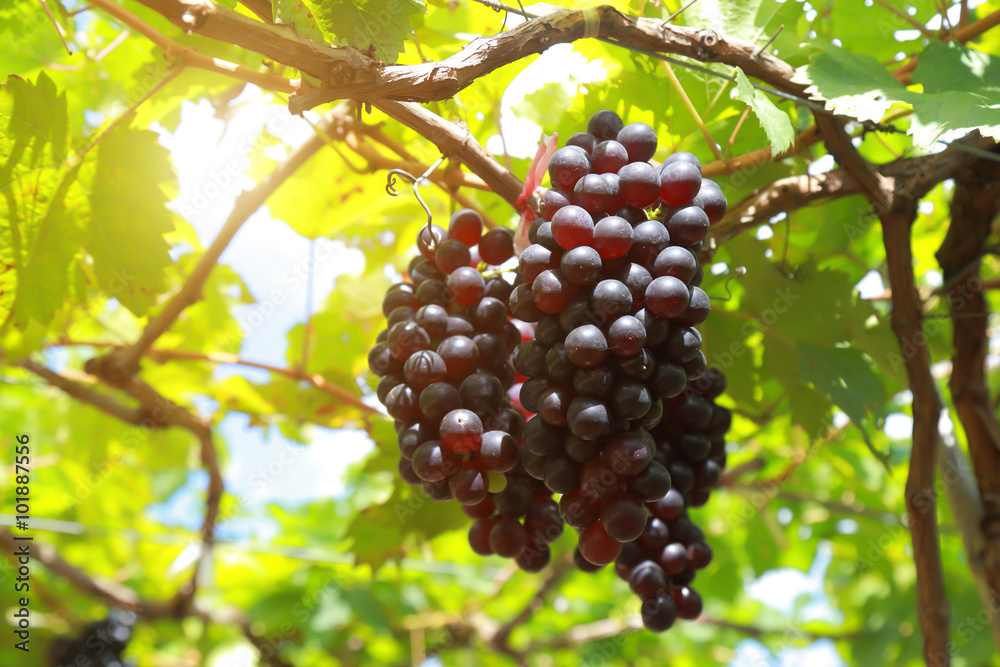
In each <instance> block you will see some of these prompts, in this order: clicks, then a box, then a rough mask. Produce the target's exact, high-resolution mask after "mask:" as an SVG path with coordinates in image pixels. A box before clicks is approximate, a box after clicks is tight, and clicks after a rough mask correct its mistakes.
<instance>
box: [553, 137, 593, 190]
mask: <svg viewBox="0 0 1000 667" xmlns="http://www.w3.org/2000/svg"><path fill="white" fill-rule="evenodd" d="M589 173H590V158H589V157H588V156H587V152H586V151H585V150H583V149H582V148H580V147H579V146H564V147H562V148H560V149H559V150H557V151H556V152H555V153H553V154H552V158H551V159H550V160H549V179H550V180H551V181H552V187H555V188H560V189H562V190H569V191H572V190H573V186H574V185H576V182H577V181H578V180H580V179H581V178H583V177H584V176H586V175H587V174H589Z"/></svg>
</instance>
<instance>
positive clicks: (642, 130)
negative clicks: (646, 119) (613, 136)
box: [618, 123, 657, 162]
mask: <svg viewBox="0 0 1000 667" xmlns="http://www.w3.org/2000/svg"><path fill="white" fill-rule="evenodd" d="M618 143H620V144H621V145H622V146H623V147H624V148H625V150H626V151H627V153H628V161H629V162H644V161H646V160H648V159H650V158H651V157H653V155H654V154H656V143H657V142H656V130H654V129H653V128H651V127H650V126H649V125H646V124H645V123H629V124H628V125H626V126H625V127H623V128H622V129H621V130H619V132H618Z"/></svg>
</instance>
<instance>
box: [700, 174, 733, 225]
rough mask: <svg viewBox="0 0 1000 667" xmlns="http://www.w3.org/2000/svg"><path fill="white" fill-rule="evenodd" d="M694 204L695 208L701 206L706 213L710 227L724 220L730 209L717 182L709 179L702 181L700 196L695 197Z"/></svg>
mask: <svg viewBox="0 0 1000 667" xmlns="http://www.w3.org/2000/svg"><path fill="white" fill-rule="evenodd" d="M692 203H693V204H694V205H695V206H700V207H701V208H702V210H704V211H705V213H706V214H707V215H708V223H709V224H710V225H714V224H715V223H717V222H718V221H720V220H722V218H724V217H725V216H726V210H727V209H728V208H729V202H727V201H726V196H725V195H724V194H722V190H721V189H720V188H719V186H718V185H716V184H715V181H711V180H709V179H707V178H703V179H701V189H699V190H698V194H697V195H695V198H694V200H693V201H692Z"/></svg>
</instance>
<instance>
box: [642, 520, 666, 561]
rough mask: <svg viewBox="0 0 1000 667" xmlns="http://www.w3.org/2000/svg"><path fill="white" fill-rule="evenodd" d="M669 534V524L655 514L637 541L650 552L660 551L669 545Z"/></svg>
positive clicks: (647, 522)
mask: <svg viewBox="0 0 1000 667" xmlns="http://www.w3.org/2000/svg"><path fill="white" fill-rule="evenodd" d="M668 534H669V532H668V531H667V524H666V523H664V522H663V521H660V520H659V519H657V518H656V517H655V516H653V517H649V519H648V520H647V521H646V527H645V528H644V529H643V531H642V535H640V536H639V537H638V538H637V539H636V542H638V543H639V546H641V547H642V548H643V549H645V550H646V551H648V552H652V553H660V551H662V550H663V547H665V546H667V538H668Z"/></svg>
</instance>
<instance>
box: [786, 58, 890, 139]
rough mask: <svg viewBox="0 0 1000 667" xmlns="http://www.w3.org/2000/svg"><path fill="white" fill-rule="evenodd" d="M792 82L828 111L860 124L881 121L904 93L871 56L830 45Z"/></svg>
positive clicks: (802, 69)
mask: <svg viewBox="0 0 1000 667" xmlns="http://www.w3.org/2000/svg"><path fill="white" fill-rule="evenodd" d="M794 80H795V81H796V82H797V83H803V84H806V85H807V86H808V87H807V88H806V92H807V93H809V94H810V96H812V99H815V100H822V101H823V102H824V103H825V106H826V109H827V111H832V112H833V113H835V114H840V115H843V116H850V117H851V118H856V119H858V120H861V121H865V120H870V121H880V120H882V117H883V116H884V115H885V112H886V111H887V110H888V109H889V107H891V106H892V104H893V102H892V100H893V99H894V98H896V97H898V96H899V95H900V94H901V93H905V92H906V88H905V87H904V86H903V84H902V83H900V82H899V81H897V80H896V79H895V78H894V77H893V76H892V74H890V73H889V71H888V70H886V68H885V67H883V66H882V64H881V63H880V62H879V61H878V60H876V59H875V58H873V57H872V56H870V55H867V54H856V53H850V52H848V51H845V50H843V49H839V48H837V47H835V46H832V45H831V46H829V47H827V48H826V50H824V51H822V52H820V53H817V54H816V55H814V56H813V57H812V59H811V61H810V62H809V65H807V66H806V67H803V68H801V69H800V70H799V71H798V72H796V75H795V79H794Z"/></svg>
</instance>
